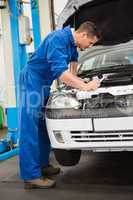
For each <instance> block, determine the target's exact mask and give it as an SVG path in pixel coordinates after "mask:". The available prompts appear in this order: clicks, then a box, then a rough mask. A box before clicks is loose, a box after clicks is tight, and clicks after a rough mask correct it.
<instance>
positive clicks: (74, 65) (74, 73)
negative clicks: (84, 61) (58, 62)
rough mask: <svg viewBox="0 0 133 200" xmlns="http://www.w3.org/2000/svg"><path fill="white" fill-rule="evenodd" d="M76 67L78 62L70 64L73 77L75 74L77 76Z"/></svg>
mask: <svg viewBox="0 0 133 200" xmlns="http://www.w3.org/2000/svg"><path fill="white" fill-rule="evenodd" d="M77 66H78V62H71V63H70V72H71V73H72V74H73V75H76V74H77Z"/></svg>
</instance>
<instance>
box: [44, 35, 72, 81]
mask: <svg viewBox="0 0 133 200" xmlns="http://www.w3.org/2000/svg"><path fill="white" fill-rule="evenodd" d="M67 60H68V54H67V48H66V45H65V42H64V41H63V40H61V39H60V38H59V37H57V36H54V37H53V38H51V39H50V40H49V44H48V49H47V61H48V63H49V65H50V68H51V73H52V78H53V80H55V79H57V78H59V77H60V76H61V74H62V73H63V72H64V71H66V70H68V63H67Z"/></svg>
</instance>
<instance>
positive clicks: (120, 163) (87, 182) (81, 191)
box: [0, 152, 133, 200]
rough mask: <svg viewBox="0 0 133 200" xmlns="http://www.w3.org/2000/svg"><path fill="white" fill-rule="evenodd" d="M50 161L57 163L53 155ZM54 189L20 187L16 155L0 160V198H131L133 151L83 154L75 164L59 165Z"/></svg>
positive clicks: (124, 199) (130, 199)
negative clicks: (73, 165) (72, 165)
mask: <svg viewBox="0 0 133 200" xmlns="http://www.w3.org/2000/svg"><path fill="white" fill-rule="evenodd" d="M51 160H52V163H54V164H57V163H56V161H55V160H54V157H53V155H52V156H51ZM54 178H55V179H56V180H57V186H56V188H55V189H49V190H30V191H25V190H24V189H23V182H22V181H21V180H20V179H19V176H18V165H17V158H16V157H15V158H12V159H9V160H7V161H4V162H2V163H0V199H6V200H8V199H10V200H11V199H14V200H17V199H19V200H23V199H25V200H31V199H32V200H34V199H35V200H41V199H45V200H53V199H54V200H56V199H62V200H68V199H72V200H73V199H80V200H82V199H85V200H86V199H90V200H104V199H105V200H115V199H116V200H132V199H133V153H132V152H130V153H128V152H127V153H126V152H122V153H87V152H86V153H84V154H83V155H82V158H81V160H80V163H79V164H78V165H76V166H75V167H70V168H68V167H62V172H61V174H60V175H59V176H56V177H54Z"/></svg>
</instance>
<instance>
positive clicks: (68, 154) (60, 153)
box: [54, 149, 81, 166]
mask: <svg viewBox="0 0 133 200" xmlns="http://www.w3.org/2000/svg"><path fill="white" fill-rule="evenodd" d="M54 155H55V158H56V160H57V161H58V163H59V164H60V165H63V166H73V165H76V164H78V162H79V160H80V156H81V150H64V149H54Z"/></svg>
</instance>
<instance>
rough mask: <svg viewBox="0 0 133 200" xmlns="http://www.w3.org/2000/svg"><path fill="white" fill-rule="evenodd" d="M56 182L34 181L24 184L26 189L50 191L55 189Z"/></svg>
mask: <svg viewBox="0 0 133 200" xmlns="http://www.w3.org/2000/svg"><path fill="white" fill-rule="evenodd" d="M55 185H56V182H55V181H54V180H51V179H48V178H46V179H34V180H30V181H25V182H24V189H49V188H53V187H55Z"/></svg>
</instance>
